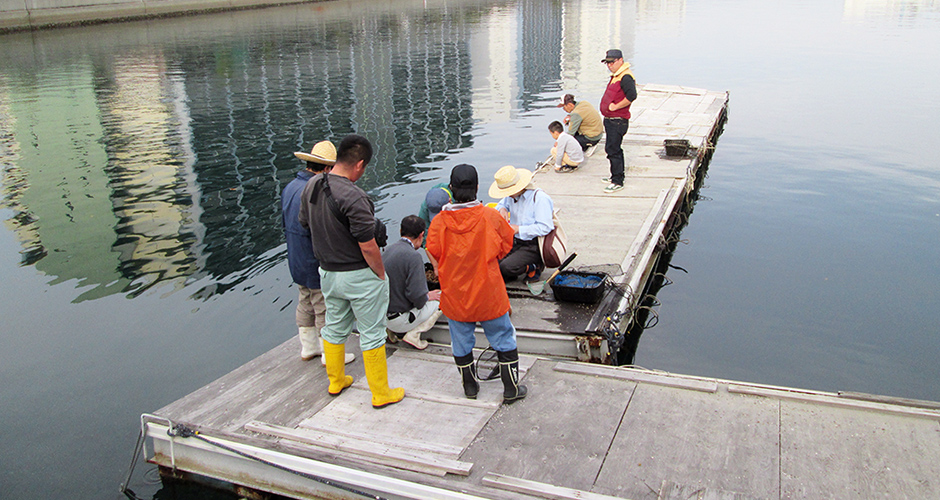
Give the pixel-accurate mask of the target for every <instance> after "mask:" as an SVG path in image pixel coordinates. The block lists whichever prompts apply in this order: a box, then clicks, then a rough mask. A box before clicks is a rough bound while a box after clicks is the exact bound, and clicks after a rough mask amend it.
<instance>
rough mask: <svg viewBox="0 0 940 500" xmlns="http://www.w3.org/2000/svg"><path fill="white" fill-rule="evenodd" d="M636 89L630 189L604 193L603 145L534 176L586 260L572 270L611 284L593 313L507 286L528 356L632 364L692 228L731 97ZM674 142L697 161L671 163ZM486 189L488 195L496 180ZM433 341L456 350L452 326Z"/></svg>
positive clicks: (626, 146) (628, 145) (629, 138)
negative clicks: (654, 302) (684, 233)
mask: <svg viewBox="0 0 940 500" xmlns="http://www.w3.org/2000/svg"><path fill="white" fill-rule="evenodd" d="M637 89H638V95H637V99H636V101H634V103H633V104H632V105H631V107H630V111H631V114H632V117H631V118H630V128H629V131H628V133H627V135H626V136H625V137H624V141H623V150H624V155H625V164H626V165H627V168H626V171H625V174H626V180H625V182H624V188H623V190H621V191H619V192H616V193H613V194H606V193H604V192H603V189H604V187H606V185H607V183H604V182H602V179H603V178H605V177H609V176H610V163H609V162H608V160H607V157H606V155H605V154H604V142H603V141H601V143H600V144H598V146H597V148H596V150H595V152H594V154H593V155H592V156H590V157H589V158H587V159H586V160H585V161H584V162H583V163H582V164H581V166H580V167H579V168H578V169H577V170H576V171H574V172H570V173H558V172H555V171H554V169H553V168H552V167H551V166H549V167H548V168H547V169H546V170H545V171H542V172H539V173H537V174H536V175H535V177H534V181H535V184H536V186H538V187H540V188H541V189H543V190H544V191H545V192H546V193H548V194H549V195H550V196H551V197H552V200H553V201H554V203H555V208H556V210H558V214H557V215H558V219H559V221H560V222H561V225H562V227H563V228H564V230H565V232H566V234H567V236H568V243H569V245H568V247H569V250H570V251H573V252H576V253H577V257H576V258H575V260H574V261H573V262H572V263H571V264H570V265H569V266H568V269H581V270H589V271H600V272H604V273H606V274H608V275H609V276H610V280H609V282H608V283H609V285H610V286H608V287H607V290H606V293H605V295H604V296H603V298H602V299H601V300H600V301H599V302H598V303H597V304H593V305H589V306H588V305H583V304H577V303H571V302H567V303H566V302H561V301H557V300H555V298H554V297H553V296H552V290H551V287H549V286H546V287H545V290H546V291H545V293H543V294H541V295H538V296H533V295H532V293H530V291H529V290H528V289H527V288H526V286H525V285H523V284H522V283H520V282H518V281H517V282H511V283H508V284H507V289H508V291H509V299H510V303H511V304H512V321H513V325H514V326H515V327H516V335H517V341H518V344H519V351H520V352H524V353H528V354H537V355H545V356H552V357H556V358H562V359H571V360H578V361H590V362H599V363H605V364H628V362H629V359H632V352H629V353H621V347H622V346H623V344H624V343H625V341H626V340H627V337H628V336H629V332H630V331H631V330H632V329H634V328H635V325H637V324H638V323H641V320H642V317H641V316H640V315H639V314H638V313H639V312H641V311H642V310H643V309H642V305H643V302H644V299H645V298H646V297H647V291H648V288H649V286H650V283H651V277H652V275H653V272H654V269H655V268H656V265H657V263H658V261H659V259H660V257H661V256H662V255H663V253H664V251H665V250H666V249H667V248H668V247H669V243H670V242H671V241H674V240H675V238H673V236H674V235H675V233H676V232H677V231H678V230H679V229H680V228H681V226H682V225H683V224H684V222H685V220H684V218H683V214H684V211H686V210H687V209H688V207H689V204H690V197H691V196H692V195H693V192H694V191H695V190H696V188H697V186H699V185H700V184H701V182H700V181H701V176H702V175H703V174H704V172H703V170H704V169H705V167H706V166H707V163H708V161H709V160H710V158H711V153H712V151H713V148H714V146H715V144H716V142H717V140H718V136H719V135H720V134H721V132H722V130H723V127H724V124H725V121H726V120H727V112H728V111H727V110H728V93H727V92H713V91H707V90H702V89H693V88H687V87H678V86H667V85H652V84H647V85H639V86H638V87H637ZM560 118H561V116H559V119H560ZM667 140H686V141H688V143H689V146H690V149H689V152H688V154H686V155H682V156H668V155H667V152H666V150H665V147H664V143H665V141H667ZM516 166H517V167H526V168H533V166H523V165H516ZM480 185H481V190H485V188H486V186H488V185H489V181H486V180H481V181H480ZM550 272H551V270H547V271H546V272H545V273H544V275H543V277H545V278H547V277H548V275H549V273H550ZM477 334H478V345H486V344H485V342H486V340H485V337H484V336H483V334H482V330H479V331H478V332H477ZM424 337H425V338H426V339H428V340H431V341H433V342H436V343H442V344H449V343H450V334H449V332H448V331H447V325H446V323H445V322H440V323H438V327H437V328H434V329H432V330H431V331H429V332H428V333H426V334H425V335H424ZM627 350H628V351H632V350H629V349H627ZM622 354H628V356H623V355H622ZM625 358H626V359H627V362H626V363H625V362H624V359H625Z"/></svg>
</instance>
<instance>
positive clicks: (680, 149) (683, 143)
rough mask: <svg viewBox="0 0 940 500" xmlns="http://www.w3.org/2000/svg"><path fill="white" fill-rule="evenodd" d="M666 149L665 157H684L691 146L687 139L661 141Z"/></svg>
mask: <svg viewBox="0 0 940 500" xmlns="http://www.w3.org/2000/svg"><path fill="white" fill-rule="evenodd" d="M663 146H665V147H666V156H677V157H680V158H681V157H684V156H686V155H688V154H689V149H691V147H692V145H691V144H689V141H688V140H687V139H666V140H665V141H663Z"/></svg>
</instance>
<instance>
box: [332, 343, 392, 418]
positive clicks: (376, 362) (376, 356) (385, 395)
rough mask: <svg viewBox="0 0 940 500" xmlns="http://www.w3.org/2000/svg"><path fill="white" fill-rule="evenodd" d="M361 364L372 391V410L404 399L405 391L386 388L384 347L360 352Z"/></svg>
mask: <svg viewBox="0 0 940 500" xmlns="http://www.w3.org/2000/svg"><path fill="white" fill-rule="evenodd" d="M362 364H363V365H365V367H366V380H368V381H369V390H371V391H372V407H373V408H376V409H378V408H385V407H386V406H388V405H390V404H395V403H397V402H399V401H401V400H402V399H404V398H405V390H404V389H402V388H401V387H396V388H395V389H389V388H388V361H387V360H386V359H385V345H382V346H380V347H377V348H375V349H371V350H368V351H362ZM331 387H332V386H331Z"/></svg>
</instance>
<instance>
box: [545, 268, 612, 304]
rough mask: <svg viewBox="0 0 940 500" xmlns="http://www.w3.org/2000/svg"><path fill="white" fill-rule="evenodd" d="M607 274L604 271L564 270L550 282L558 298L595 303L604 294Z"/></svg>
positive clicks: (566, 300) (565, 300)
mask: <svg viewBox="0 0 940 500" xmlns="http://www.w3.org/2000/svg"><path fill="white" fill-rule="evenodd" d="M606 283H607V275H606V274H604V273H584V272H580V271H564V272H561V273H558V276H555V278H554V279H553V280H552V282H551V283H550V285H551V287H552V293H554V294H555V299H556V300H561V301H564V302H578V303H581V304H594V303H596V302H597V301H598V300H601V297H603V296H604V289H605V288H606Z"/></svg>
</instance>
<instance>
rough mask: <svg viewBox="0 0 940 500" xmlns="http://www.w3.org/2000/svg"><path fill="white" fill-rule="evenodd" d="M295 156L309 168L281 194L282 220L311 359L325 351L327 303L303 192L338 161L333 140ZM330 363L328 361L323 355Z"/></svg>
mask: <svg viewBox="0 0 940 500" xmlns="http://www.w3.org/2000/svg"><path fill="white" fill-rule="evenodd" d="M294 156H296V157H297V158H299V159H301V160H303V161H305V162H306V163H307V168H305V169H304V170H301V171H299V172H297V176H296V177H295V178H294V180H292V181H290V182H289V183H288V184H287V186H286V187H285V188H284V193H283V194H282V195H281V215H282V220H281V223H282V225H283V227H284V237H285V239H286V240H287V267H288V268H289V269H290V275H291V279H293V280H294V283H296V284H297V290H298V291H299V297H298V298H297V310H296V312H295V317H296V321H297V335H298V337H300V359H302V360H304V361H308V360H310V359H313V358H314V357H315V356H320V355H321V354H323V341H322V340H321V339H320V328H323V325H324V324H325V323H326V318H325V315H326V305H324V303H323V293H322V292H321V291H320V262H319V261H318V260H317V258H316V256H315V255H314V254H313V245H312V244H311V240H310V231H309V230H308V229H307V228H306V227H304V226H303V225H301V224H300V220H299V219H298V215H299V214H300V207H301V205H302V203H301V199H300V195H301V192H302V191H303V190H304V186H306V185H307V181H309V180H310V179H311V178H312V177H313V176H314V175H317V174H319V173H322V172H325V171H329V170H330V168H331V167H332V166H333V164H334V163H336V148H335V147H333V143H332V142H330V141H321V142H318V143H316V144H315V145H314V146H313V149H311V150H310V153H304V152H297V153H294ZM354 359H356V356H355V355H354V354H352V353H349V354H346V358H345V361H346V362H347V363H351V362H352V360H354ZM320 362H321V363H323V364H324V365H326V360H325V359H323V357H322V356H321V357H320Z"/></svg>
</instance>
